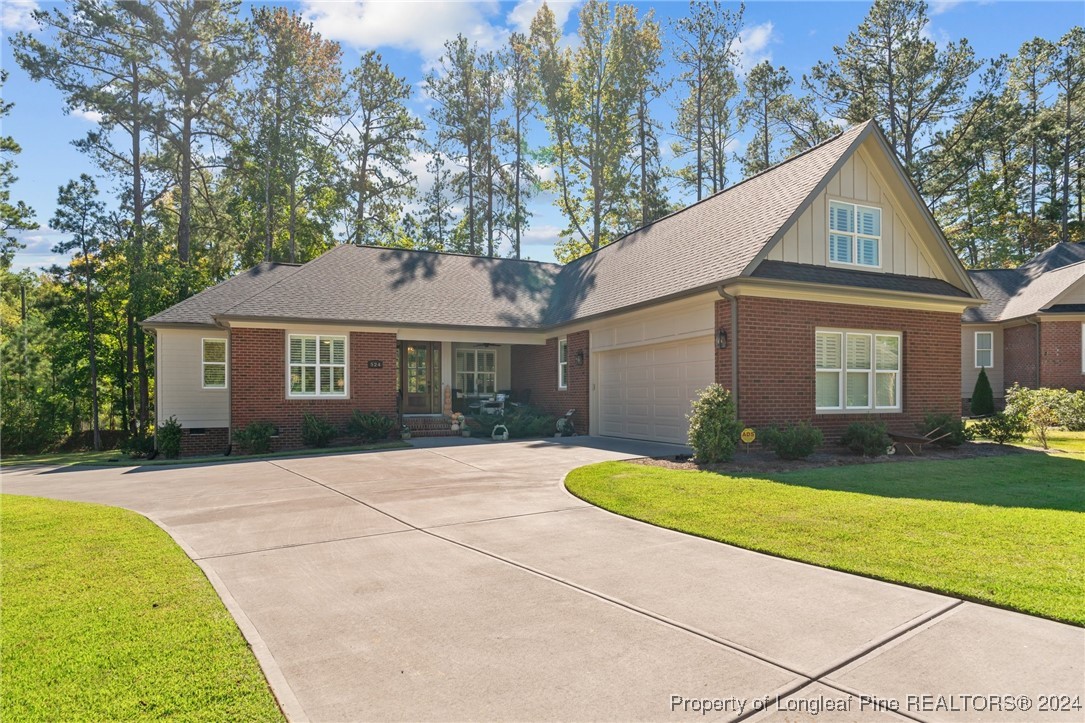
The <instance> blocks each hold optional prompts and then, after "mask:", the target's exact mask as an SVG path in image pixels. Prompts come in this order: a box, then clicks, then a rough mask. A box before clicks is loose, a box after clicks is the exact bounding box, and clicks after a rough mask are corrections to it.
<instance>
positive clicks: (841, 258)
mask: <svg viewBox="0 0 1085 723" xmlns="http://www.w3.org/2000/svg"><path fill="white" fill-rule="evenodd" d="M881 238H882V210H881V209H880V208H875V207H873V206H861V205H859V204H855V203H844V202H842V201H830V202H829V261H831V262H833V263H834V264H853V265H857V266H881Z"/></svg>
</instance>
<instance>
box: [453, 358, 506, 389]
mask: <svg viewBox="0 0 1085 723" xmlns="http://www.w3.org/2000/svg"><path fill="white" fill-rule="evenodd" d="M456 388H457V389H459V390H460V391H461V392H463V394H464V395H466V396H468V397H477V396H485V395H488V394H493V393H495V392H496V391H497V352H496V351H495V350H494V349H458V350H456Z"/></svg>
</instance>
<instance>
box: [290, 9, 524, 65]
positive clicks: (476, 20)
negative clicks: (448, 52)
mask: <svg viewBox="0 0 1085 723" xmlns="http://www.w3.org/2000/svg"><path fill="white" fill-rule="evenodd" d="M499 7H500V6H499V4H498V2H497V1H496V0H485V1H484V2H455V1H453V0H442V1H440V2H387V1H384V0H365V1H364V2H330V1H321V0H304V2H303V3H302V14H303V15H304V16H305V18H306V19H307V20H309V21H310V22H312V23H313V25H314V27H315V28H316V30H317V32H319V33H320V34H321V35H323V36H324V37H325V38H328V39H331V40H339V41H342V42H344V43H347V44H349V45H352V46H354V47H356V48H360V49H374V48H381V47H388V48H398V49H401V50H413V51H415V52H417V53H419V54H420V55H422V57H423V58H425V59H429V60H432V59H433V58H436V57H438V56H440V54H441V52H442V51H443V50H444V43H445V40H448V39H451V38H454V37H455V36H456V35H457V34H458V33H462V34H463V35H464V36H466V37H467V38H468V39H469V40H475V41H478V43H479V45H480V46H481V47H483V48H497V47H499V46H500V45H502V44H503V43H504V42H505V38H506V35H507V34H506V31H505V30H504V29H503V28H501V27H499V26H495V25H494V24H493V23H492V22H491V21H490V18H492V17H493V16H494V14H495V13H496V12H497V11H498V9H499Z"/></svg>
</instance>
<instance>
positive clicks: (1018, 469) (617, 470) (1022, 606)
mask: <svg viewBox="0 0 1085 723" xmlns="http://www.w3.org/2000/svg"><path fill="white" fill-rule="evenodd" d="M566 486H567V487H568V488H569V490H570V491H571V492H572V493H573V494H575V495H577V496H578V497H581V498H583V499H585V500H587V501H588V502H591V503H593V504H596V505H599V506H600V507H603V508H605V509H608V510H611V511H613V512H617V513H618V514H622V515H625V516H627V517H632V518H635V519H638V520H644V521H645V522H651V523H653V524H656V525H660V526H662V527H668V528H671V529H675V530H680V531H682V532H688V533H691V534H694V535H699V536H701V537H707V538H709V539H713V540H719V541H721V542H727V543H730V544H733V545H737V546H739V547H745V548H748V549H751V550H759V551H762V552H767V553H770V554H773V555H779V556H782V557H787V558H791V559H794V560H800V561H803V562H809V563H812V564H815V565H821V566H824V567H831V568H834V569H837V570H844V571H847V572H855V573H859V574H862V575H867V576H870V577H875V578H879V579H883V580H890V581H893V582H900V583H904V584H906V585H912V586H915V587H919V588H923V589H926V590H933V591H937V592H944V593H947V594H950V595H954V596H958V597H963V598H967V599H971V600H978V601H982V602H989V603H993V604H995V605H1000V606H1004V607H1008V608H1013V609H1016V610H1021V611H1023V612H1028V613H1033V614H1036V615H1042V616H1045V617H1050V618H1054V619H1057V620H1063V621H1066V622H1070V623H1074V624H1076V625H1085V459H1082V458H1079V457H1077V456H1076V455H1075V456H1072V457H1066V456H1054V455H1051V456H1048V455H1043V454H1036V453H1033V454H1027V453H1026V454H1021V455H1019V456H1008V457H989V458H980V459H965V460H950V461H928V462H907V463H880V464H863V465H853V466H845V467H826V468H818V469H810V470H804V471H801V472H786V473H778V474H769V475H766V476H765V477H764V478H748V477H742V478H736V477H728V476H725V475H720V474H715V473H711V472H697V471H686V470H670V469H664V468H661V467H654V466H647V465H640V464H631V463H627V462H607V463H603V464H596V465H591V466H588V467H582V468H580V469H578V470H575V471H573V472H572V473H571V474H570V475H569V477H568V479H567V480H566Z"/></svg>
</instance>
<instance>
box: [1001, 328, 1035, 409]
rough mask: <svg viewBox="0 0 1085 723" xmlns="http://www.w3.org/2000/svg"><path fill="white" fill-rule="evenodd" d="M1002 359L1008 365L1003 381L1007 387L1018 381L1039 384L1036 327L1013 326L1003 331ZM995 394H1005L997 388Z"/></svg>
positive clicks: (1023, 383) (1032, 385)
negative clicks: (1037, 378)
mask: <svg viewBox="0 0 1085 723" xmlns="http://www.w3.org/2000/svg"><path fill="white" fill-rule="evenodd" d="M1002 359H1003V364H1005V365H1006V369H1005V372H1004V373H1003V375H1002V377H1003V383H1004V384H1005V385H1006V389H1009V388H1010V387H1012V386H1013V384H1014V382H1017V383H1018V384H1020V385H1021V386H1023V387H1035V386H1037V380H1036V327H1035V326H1034V325H1032V324H1024V325H1022V326H1012V327H1009V328H1007V329H1004V330H1003V332H1002ZM994 391H995V396H996V397H1001V396H1003V390H1001V389H996V390H994Z"/></svg>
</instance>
